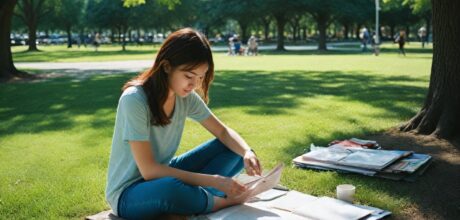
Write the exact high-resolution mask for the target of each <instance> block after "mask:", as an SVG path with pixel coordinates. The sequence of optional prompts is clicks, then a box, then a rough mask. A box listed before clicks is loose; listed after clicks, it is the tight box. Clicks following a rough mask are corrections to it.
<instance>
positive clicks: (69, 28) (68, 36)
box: [66, 25, 72, 48]
mask: <svg viewBox="0 0 460 220" xmlns="http://www.w3.org/2000/svg"><path fill="white" fill-rule="evenodd" d="M66 32H67V48H72V29H71V27H70V25H67V28H66Z"/></svg>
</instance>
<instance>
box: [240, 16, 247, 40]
mask: <svg viewBox="0 0 460 220" xmlns="http://www.w3.org/2000/svg"><path fill="white" fill-rule="evenodd" d="M238 24H239V25H240V29H241V37H240V40H241V42H242V43H245V42H246V41H247V39H248V36H247V35H248V23H246V22H244V21H238Z"/></svg>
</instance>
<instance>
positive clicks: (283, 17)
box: [259, 0, 304, 50]
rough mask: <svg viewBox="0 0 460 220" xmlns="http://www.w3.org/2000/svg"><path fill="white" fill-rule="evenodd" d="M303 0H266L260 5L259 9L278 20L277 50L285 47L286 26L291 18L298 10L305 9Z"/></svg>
mask: <svg viewBox="0 0 460 220" xmlns="http://www.w3.org/2000/svg"><path fill="white" fill-rule="evenodd" d="M303 6H304V5H303V1H302V0H291V1H283V0H265V1H263V2H262V3H261V4H260V5H259V8H260V9H259V10H261V11H263V12H265V13H266V14H270V15H271V16H272V17H273V18H275V21H276V27H277V37H278V39H277V42H276V50H285V49H284V28H285V26H286V23H287V22H288V21H289V19H290V18H291V17H292V16H293V15H294V14H297V12H299V11H301V10H304V7H303Z"/></svg>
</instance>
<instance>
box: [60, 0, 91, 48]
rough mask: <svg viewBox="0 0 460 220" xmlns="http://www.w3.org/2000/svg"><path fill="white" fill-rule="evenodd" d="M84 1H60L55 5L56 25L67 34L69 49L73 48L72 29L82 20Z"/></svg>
mask: <svg viewBox="0 0 460 220" xmlns="http://www.w3.org/2000/svg"><path fill="white" fill-rule="evenodd" d="M83 5H84V0H60V1H57V2H56V3H55V4H54V10H53V11H54V18H55V19H54V22H53V23H54V24H55V25H56V26H57V27H59V28H62V29H64V30H65V31H66V33H67V47H68V48H71V47H72V27H75V26H76V25H78V24H79V23H80V21H81V20H82V14H83V10H82V9H83Z"/></svg>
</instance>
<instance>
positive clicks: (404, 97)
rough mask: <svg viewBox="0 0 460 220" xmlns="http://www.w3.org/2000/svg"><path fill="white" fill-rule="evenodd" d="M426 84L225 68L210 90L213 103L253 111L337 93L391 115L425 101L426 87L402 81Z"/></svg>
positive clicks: (354, 74)
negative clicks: (410, 83) (383, 110)
mask: <svg viewBox="0 0 460 220" xmlns="http://www.w3.org/2000/svg"><path fill="white" fill-rule="evenodd" d="M406 82H423V80H422V79H418V78H411V77H407V76H390V77H386V76H376V75H371V74H363V73H362V72H358V71H351V72H342V71H322V72H318V71H301V70H299V71H279V72H264V71H241V72H240V71H238V72H237V71H220V72H219V73H218V76H216V80H215V82H214V85H213V87H212V88H211V93H210V95H211V102H210V106H211V107H213V108H226V107H232V106H245V107H250V109H249V110H247V113H249V114H286V110H287V109H291V108H296V107H297V106H298V105H299V104H300V103H299V101H300V98H305V97H314V96H321V95H327V96H335V97H339V98H340V99H343V100H350V101H360V102H363V103H366V104H368V105H372V106H375V107H378V108H381V109H385V110H386V112H388V114H389V116H390V117H396V116H403V117H408V116H410V115H411V114H414V112H413V110H411V109H410V108H409V106H403V105H398V102H420V103H421V102H422V100H423V98H424V95H425V91H426V88H423V87H417V86H409V85H403V83H406Z"/></svg>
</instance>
